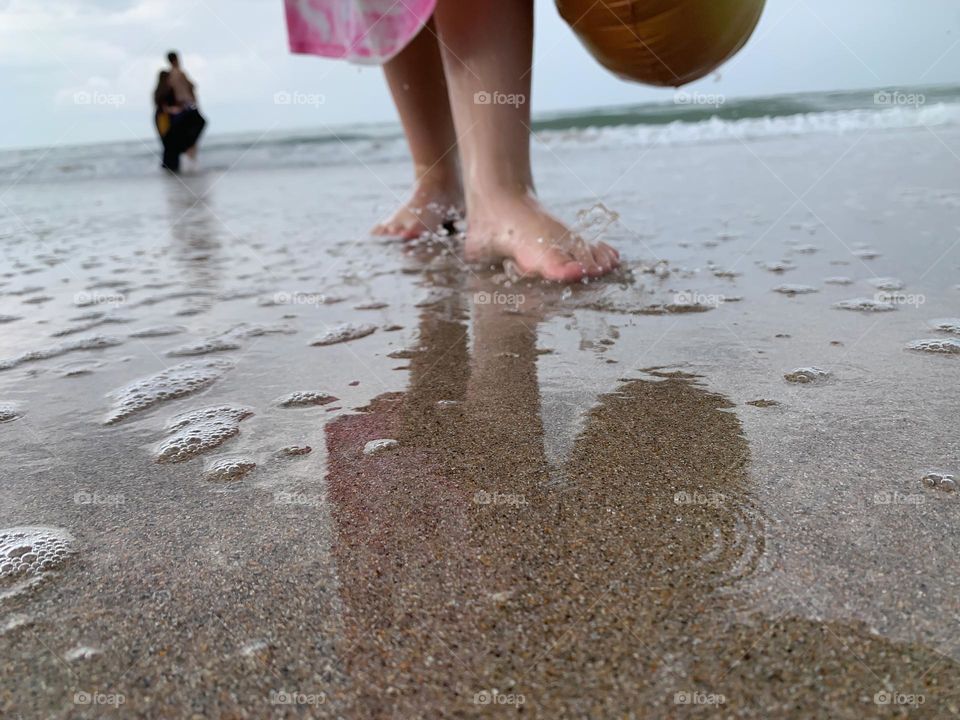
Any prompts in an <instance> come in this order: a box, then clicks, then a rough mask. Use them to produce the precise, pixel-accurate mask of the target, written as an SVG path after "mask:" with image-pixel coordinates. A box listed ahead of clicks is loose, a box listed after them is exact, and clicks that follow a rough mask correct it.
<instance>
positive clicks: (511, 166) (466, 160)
mask: <svg viewBox="0 0 960 720" xmlns="http://www.w3.org/2000/svg"><path fill="white" fill-rule="evenodd" d="M434 20H435V22H436V25H437V29H438V32H439V34H440V40H441V46H442V54H443V62H444V68H445V70H446V77H447V82H448V84H449V86H450V105H451V108H452V110H453V119H454V124H455V126H456V129H457V134H458V136H459V143H460V158H461V165H462V172H463V182H464V189H465V191H466V205H467V223H468V225H467V245H466V252H467V257H468V258H471V259H475V260H480V259H487V258H512V259H513V260H514V261H515V262H516V263H517V265H518V267H519V268H520V270H521V271H522V272H524V273H530V274H535V275H542V276H543V277H545V278H549V279H552V280H576V279H579V278H581V277H583V276H584V275H602V274H603V273H605V272H608V271H609V270H610V269H611V268H613V267H615V266H616V265H617V263H618V254H617V252H616V250H614V249H613V248H611V247H610V246H609V245H606V244H604V243H598V244H597V245H594V246H590V245H589V244H587V243H585V242H584V241H583V240H582V239H580V238H578V237H576V236H574V235H571V233H570V230H569V229H568V228H567V227H566V226H565V225H564V224H563V223H561V222H560V221H559V220H557V219H556V218H554V217H552V216H551V215H550V214H549V213H548V212H547V211H546V210H545V209H544V208H543V207H542V206H541V205H540V203H539V202H538V201H537V199H536V197H535V196H534V194H533V179H532V176H531V173H530V105H529V100H530V63H531V56H532V54H533V53H532V51H533V2H532V0H470V1H469V2H465V1H464V0H439V3H438V5H437V10H436V12H435V13H434Z"/></svg>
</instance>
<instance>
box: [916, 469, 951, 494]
mask: <svg viewBox="0 0 960 720" xmlns="http://www.w3.org/2000/svg"><path fill="white" fill-rule="evenodd" d="M922 480H923V484H924V485H926V486H927V487H930V488H935V489H936V490H944V491H945V492H954V491H956V489H957V481H956V480H955V479H954V477H953V475H951V474H950V473H944V472H928V473H927V474H926V475H924V476H923V479H922Z"/></svg>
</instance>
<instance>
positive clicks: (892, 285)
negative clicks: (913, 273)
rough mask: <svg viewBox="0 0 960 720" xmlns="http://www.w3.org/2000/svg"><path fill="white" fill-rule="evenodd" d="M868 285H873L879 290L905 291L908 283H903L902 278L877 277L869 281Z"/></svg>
mask: <svg viewBox="0 0 960 720" xmlns="http://www.w3.org/2000/svg"><path fill="white" fill-rule="evenodd" d="M867 282H868V283H870V284H871V285H873V286H874V287H875V288H876V289H877V290H887V291H890V292H892V291H894V290H903V288H904V287H905V286H906V283H904V282H903V280H901V279H900V278H895V277H875V278H870V279H869V280H867Z"/></svg>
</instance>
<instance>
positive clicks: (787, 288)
mask: <svg viewBox="0 0 960 720" xmlns="http://www.w3.org/2000/svg"><path fill="white" fill-rule="evenodd" d="M773 291H774V292H778V293H782V294H783V295H806V294H808V293H815V292H818V290H817V288H815V287H813V286H812V285H800V284H798V283H785V284H783V285H777V286H776V287H775V288H774V289H773Z"/></svg>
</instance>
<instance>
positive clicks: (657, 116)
mask: <svg viewBox="0 0 960 720" xmlns="http://www.w3.org/2000/svg"><path fill="white" fill-rule="evenodd" d="M958 124H960V86H938V87H918V88H912V89H902V88H901V89H890V88H875V89H864V90H849V91H836V92H826V93H824V92H817V93H800V94H793V95H777V96H770V97H756V98H744V99H729V98H725V97H724V96H723V95H720V94H711V93H704V92H689V91H684V90H678V91H677V92H676V93H675V94H674V98H673V100H672V101H670V102H661V103H645V104H642V105H629V106H622V107H612V108H603V109H592V110H582V111H577V112H562V113H553V114H549V115H544V116H541V117H539V118H537V119H536V120H535V121H534V123H533V128H534V131H535V133H536V136H537V140H538V141H539V142H541V143H544V144H547V145H554V144H562V145H567V144H581V143H590V144H595V145H601V146H609V145H616V146H621V145H628V146H641V147H648V146H655V145H696V144H702V143H711V142H723V141H729V140H737V139H739V140H747V139H763V138H773V137H783V136H798V135H809V134H815V133H826V134H833V135H837V134H843V133H849V132H857V131H864V130H874V129H877V130H884V129H888V130H895V129H901V128H912V127H924V126H926V127H943V126H951V125H958ZM202 147H203V161H202V162H203V167H205V168H206V169H208V170H227V169H230V170H251V169H263V168H293V167H312V166H324V167H331V166H338V165H343V164H349V163H356V162H358V161H362V162H363V163H365V164H368V165H369V164H377V163H384V162H391V161H398V160H402V159H403V158H405V156H406V147H405V145H404V142H403V137H402V134H401V131H400V128H399V126H397V125H394V124H378V125H367V126H363V125H361V126H357V125H352V126H350V127H349V128H342V129H336V128H335V129H331V130H324V131H318V130H299V131H289V130H287V131H282V132H280V131H278V132H272V133H266V134H264V133H260V132H250V133H241V134H224V135H210V136H208V137H206V138H205V139H204V141H203V145H202ZM157 156H158V146H157V144H156V143H153V142H151V141H143V140H134V141H127V142H118V143H109V144H107V143H100V144H94V145H77V146H62V147H57V148H56V149H51V148H30V149H22V150H8V151H3V152H0V183H3V184H7V183H10V182H18V183H22V182H50V181H69V180H85V179H91V178H113V177H136V176H143V175H148V174H154V173H156V169H157V163H158V160H157Z"/></svg>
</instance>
